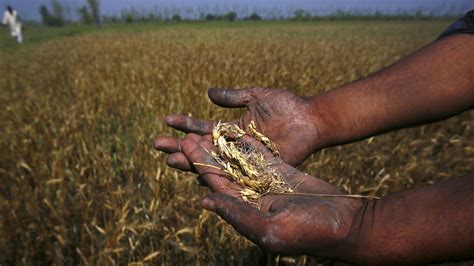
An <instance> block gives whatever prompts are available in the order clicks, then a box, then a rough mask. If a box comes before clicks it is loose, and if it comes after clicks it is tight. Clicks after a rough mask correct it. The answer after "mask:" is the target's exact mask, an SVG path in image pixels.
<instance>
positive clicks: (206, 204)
mask: <svg viewBox="0 0 474 266" xmlns="http://www.w3.org/2000/svg"><path fill="white" fill-rule="evenodd" d="M201 206H202V207H203V208H204V209H206V210H209V211H215V209H216V204H215V203H214V201H212V200H211V199H209V198H204V199H202V200H201Z"/></svg>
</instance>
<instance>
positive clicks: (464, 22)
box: [155, 11, 474, 265]
mask: <svg viewBox="0 0 474 266" xmlns="http://www.w3.org/2000/svg"><path fill="white" fill-rule="evenodd" d="M473 34H474V11H470V12H468V13H467V14H466V15H465V16H464V17H463V18H462V19H460V20H459V21H457V22H456V23H454V24H453V25H452V26H451V27H449V28H448V29H447V30H446V31H444V32H443V33H442V34H441V35H440V37H439V38H438V39H437V40H436V41H434V42H433V43H431V44H429V45H427V46H425V47H424V48H422V49H420V50H418V51H416V52H414V53H413V54H411V55H409V56H407V57H405V58H403V59H401V60H399V61H398V62H396V63H394V64H392V65H391V66H388V67H386V68H384V69H382V70H380V71H378V72H376V73H374V74H372V75H370V76H368V77H366V78H364V79H361V80H358V81H355V82H352V83H350V84H346V85H344V86H342V87H340V88H337V89H334V90H332V91H329V92H327V93H323V94H320V95H316V96H313V97H299V96H297V95H295V94H293V93H292V92H290V91H286V90H281V89H266V88H252V89H245V90H232V89H214V88H211V89H209V97H210V99H211V100H212V101H213V102H214V103H216V104H217V105H220V106H223V107H229V108H236V107H245V108H246V111H245V112H244V114H243V115H242V117H241V118H240V119H239V120H236V121H235V123H238V124H239V125H240V126H246V125H247V124H248V123H249V121H251V120H253V121H255V122H256V123H257V127H258V128H259V129H260V130H262V131H263V133H264V134H265V135H266V136H268V137H269V138H270V139H272V140H273V141H274V142H276V143H277V145H279V147H280V153H281V159H282V160H280V161H279V162H278V163H276V164H275V167H276V168H277V169H278V170H279V171H280V172H281V173H282V174H283V176H285V179H286V181H287V182H288V183H289V184H290V185H292V186H293V187H295V190H296V192H300V194H301V193H309V194H317V193H325V194H343V192H341V191H340V190H338V189H337V188H336V187H334V186H332V185H331V184H329V183H326V182H324V181H322V180H320V179H318V178H316V177H311V176H309V175H306V174H304V173H301V172H300V171H298V170H297V169H296V168H294V166H296V165H298V164H300V163H301V162H302V161H303V160H305V159H306V158H307V157H308V156H309V155H311V154H312V153H314V152H316V151H318V150H320V149H322V148H325V147H329V146H334V145H339V144H344V143H349V142H353V141H357V140H361V139H364V138H367V137H369V136H373V135H376V134H380V133H383V132H387V131H390V130H395V129H400V128H405V127H411V126H414V125H421V124H425V123H429V122H433V121H438V120H442V119H446V118H448V117H451V116H454V115H456V114H459V113H461V112H464V111H467V110H470V109H472V108H473V106H474V35H473ZM165 121H166V123H167V124H168V125H169V126H171V127H173V128H176V129H178V130H181V131H184V132H188V133H189V134H187V135H186V136H185V137H184V138H183V139H177V138H172V137H168V136H164V137H159V138H158V139H156V141H155V147H156V148H157V149H159V150H161V151H164V152H167V153H170V155H169V156H168V159H167V163H168V164H169V165H170V166H172V167H175V168H178V169H181V170H191V171H195V172H196V173H198V174H199V176H198V179H199V180H200V182H202V183H203V184H205V185H207V186H208V187H209V188H210V189H211V191H212V192H214V193H212V194H210V195H208V196H207V197H206V198H204V199H203V200H202V202H201V204H202V206H203V207H204V208H206V209H208V210H211V211H213V212H216V213H217V214H218V215H219V216H221V217H222V218H223V219H224V220H226V221H227V222H228V223H229V224H231V225H232V226H233V227H234V228H235V229H236V230H237V231H238V232H240V233H241V234H243V235H244V236H246V237H247V238H248V239H250V240H251V241H253V242H254V243H255V244H257V245H258V246H260V247H261V248H263V249H264V250H266V251H268V252H272V253H280V254H286V255H295V254H307V255H312V256H324V257H329V258H334V259H339V260H343V261H346V262H350V263H360V264H378V265H385V264H419V263H434V262H440V261H454V260H468V259H474V249H473V248H474V174H467V175H466V176H463V177H458V178H453V179H451V180H449V181H445V182H438V183H435V184H433V185H423V186H419V187H416V188H413V189H408V190H406V191H403V192H399V193H393V194H391V195H388V196H385V197H383V198H381V199H379V200H375V199H374V200H364V201H363V200H361V199H353V198H342V197H333V198H331V197H325V198H323V197H317V196H307V195H306V196H302V195H268V196H264V197H263V198H261V201H260V204H261V209H256V208H254V207H252V206H251V205H249V204H247V203H245V202H243V201H242V200H241V199H240V198H239V197H238V196H235V195H238V193H236V191H238V189H239V187H238V185H236V184H235V183H232V182H230V181H229V180H228V179H227V178H225V173H224V172H220V171H219V170H216V169H214V168H211V167H204V166H196V167H193V166H192V163H193V162H199V163H205V164H214V165H216V166H218V164H216V162H215V161H214V160H213V159H212V157H210V156H209V154H208V152H207V151H209V150H212V149H214V147H213V145H212V143H211V137H210V135H209V133H210V132H211V130H212V128H213V124H214V122H213V121H206V120H197V119H195V118H191V117H186V116H182V115H170V116H168V117H166V118H165ZM473 126H474V125H473ZM195 133H198V134H195ZM246 141H249V142H250V143H253V144H254V145H255V146H257V148H258V149H261V150H262V151H263V152H265V154H266V156H267V158H269V159H271V158H272V157H273V155H272V154H271V153H268V151H265V148H264V147H260V146H259V144H258V143H256V142H255V141H254V140H252V139H250V138H247V140H246Z"/></svg>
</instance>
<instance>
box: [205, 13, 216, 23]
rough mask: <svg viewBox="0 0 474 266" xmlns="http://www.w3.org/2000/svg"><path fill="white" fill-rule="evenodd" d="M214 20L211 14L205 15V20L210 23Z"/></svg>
mask: <svg viewBox="0 0 474 266" xmlns="http://www.w3.org/2000/svg"><path fill="white" fill-rule="evenodd" d="M214 19H215V16H214V15H213V14H207V15H206V20H209V21H211V20H214Z"/></svg>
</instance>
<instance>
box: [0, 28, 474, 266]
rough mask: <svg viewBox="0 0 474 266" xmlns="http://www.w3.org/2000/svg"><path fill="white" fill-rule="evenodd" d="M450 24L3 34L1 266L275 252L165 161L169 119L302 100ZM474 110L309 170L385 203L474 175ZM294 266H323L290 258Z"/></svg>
mask: <svg viewBox="0 0 474 266" xmlns="http://www.w3.org/2000/svg"><path fill="white" fill-rule="evenodd" d="M449 23H450V22H449V21H441V20H440V21H389V22H387V21H377V22H370V21H337V22H327V21H324V22H282V21H278V22H269V21H259V22H250V21H248V22H244V21H238V22H215V23H214V22H213V23H206V22H194V23H191V22H182V23H158V24H155V23H145V24H138V23H137V24H115V25H104V26H103V27H101V28H96V27H92V26H84V25H67V26H64V27H62V28H52V27H51V28H48V27H40V26H29V25H27V28H26V31H25V37H26V39H25V45H22V46H17V45H14V42H13V40H10V39H9V36H8V33H7V32H6V30H4V29H2V31H1V32H0V34H1V36H0V49H1V51H2V54H1V55H0V56H1V58H2V59H1V61H0V88H1V90H0V106H2V110H3V111H2V112H0V132H1V134H0V150H1V151H2V152H1V155H0V179H1V180H2V182H1V186H0V264H1V265H16V264H27V265H29V264H53V263H54V264H58V265H59V264H68V265H69V264H93V265H94V264H99V265H104V264H106V265H107V264H129V263H137V264H138V263H143V264H147V263H152V264H171V265H182V264H205V265H209V264H210V265H221V264H231V265H232V264H237V265H254V264H257V263H259V262H265V258H266V256H267V255H266V254H263V253H262V252H261V251H260V250H259V249H258V248H257V247H255V246H253V245H252V244H250V243H249V242H248V241H246V240H245V239H243V238H242V237H240V236H239V235H238V234H237V233H236V232H235V231H234V230H233V229H232V228H231V227H230V226H228V225H227V224H225V223H224V222H223V221H222V220H220V219H219V218H217V216H216V215H213V214H211V213H209V212H207V211H203V210H202V208H201V207H200V206H199V200H200V199H201V198H202V196H203V195H205V194H206V193H207V190H206V189H205V188H202V187H199V186H198V185H197V184H196V182H195V176H194V175H193V174H189V173H182V172H179V171H176V170H173V169H170V168H169V167H167V166H166V164H165V156H164V155H163V154H160V153H158V152H156V151H154V150H153V148H152V143H153V139H154V138H155V137H156V136H158V135H169V134H173V135H179V133H177V132H175V131H173V130H171V129H169V128H167V127H166V126H165V125H164V123H163V122H162V120H163V118H164V116H165V115H167V114H170V113H181V114H189V115H193V116H195V117H201V118H209V119H216V120H227V119H231V118H235V117H236V116H237V115H238V110H230V109H223V108H218V107H216V106H213V105H212V104H211V103H210V101H209V100H208V99H207V97H206V89H207V88H208V87H209V86H216V87H238V88H243V87H251V86H264V87H281V88H288V89H290V90H292V91H294V92H296V93H297V94H300V95H311V94H316V93H320V92H323V91H327V90H330V89H332V88H334V87H336V86H339V85H341V84H344V83H347V82H350V81H353V80H356V79H359V78H361V77H364V76H367V75H368V74H370V73H372V72H374V71H376V70H378V69H380V68H382V67H384V66H386V65H388V64H390V63H392V62H394V61H395V60H397V59H399V58H400V57H403V56H404V55H407V54H409V53H410V52H412V51H414V50H416V49H418V48H419V47H421V46H423V45H425V44H427V43H429V42H431V41H432V40H434V39H435V38H436V37H437V35H438V34H439V32H441V31H442V30H443V29H444V28H445V27H446V26H447V25H449ZM472 121H474V114H473V113H472V112H470V113H464V114H462V115H459V116H457V117H454V118H452V119H449V120H447V121H443V122H439V123H435V124H431V125H427V126H423V127H418V128H412V129H406V130H401V131H397V132H393V133H389V134H384V135H381V136H378V137H376V138H370V139H368V140H364V141H361V142H358V143H354V144H350V145H345V146H341V147H335V148H330V149H326V150H323V151H321V152H319V153H318V154H315V155H314V156H312V157H311V158H310V159H308V161H307V162H305V164H304V165H302V166H301V169H303V170H304V171H307V172H308V173H310V174H312V175H315V176H318V177H321V178H323V179H325V180H327V181H329V182H331V183H333V184H335V185H337V186H338V187H340V188H342V189H344V190H346V191H350V192H351V193H353V194H363V195H376V196H383V195H386V194H387V193H391V192H395V191H400V190H404V189H405V188H407V187H410V186H413V185H416V184H421V183H430V182H434V181H438V180H443V179H446V178H447V177H450V176H456V175H461V174H464V173H466V172H467V171H468V170H470V168H471V167H472V164H473V158H474V149H473V148H472V147H474V139H473V136H474V127H473V126H472ZM279 259H280V261H285V262H286V263H287V264H288V265H295V264H298V265H305V264H316V263H324V262H326V261H324V260H323V259H317V258H306V257H303V256H299V257H295V258H286V257H280V258H279Z"/></svg>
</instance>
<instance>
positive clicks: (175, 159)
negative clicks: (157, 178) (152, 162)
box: [166, 152, 193, 171]
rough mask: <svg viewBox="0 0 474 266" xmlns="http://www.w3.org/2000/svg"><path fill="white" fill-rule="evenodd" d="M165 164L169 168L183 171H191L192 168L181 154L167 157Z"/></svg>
mask: <svg viewBox="0 0 474 266" xmlns="http://www.w3.org/2000/svg"><path fill="white" fill-rule="evenodd" d="M166 164H167V165H168V166H170V167H173V168H176V169H179V170H183V171H192V170H193V167H192V165H191V163H190V162H189V161H188V159H187V158H186V156H184V154H183V153H181V152H179V153H173V154H171V155H169V156H168V158H167V159H166Z"/></svg>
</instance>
